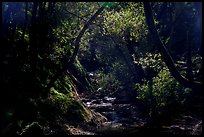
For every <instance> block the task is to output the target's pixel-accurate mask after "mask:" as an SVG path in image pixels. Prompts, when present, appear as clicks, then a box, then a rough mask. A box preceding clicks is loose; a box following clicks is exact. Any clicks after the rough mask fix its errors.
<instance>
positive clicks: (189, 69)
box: [186, 31, 193, 80]
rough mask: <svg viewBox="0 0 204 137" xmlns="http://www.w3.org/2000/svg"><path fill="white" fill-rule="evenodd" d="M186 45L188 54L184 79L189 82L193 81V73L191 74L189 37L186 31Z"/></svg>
mask: <svg viewBox="0 0 204 137" xmlns="http://www.w3.org/2000/svg"><path fill="white" fill-rule="evenodd" d="M186 42H187V43H186V44H187V47H188V52H187V70H186V78H188V79H189V80H193V72H192V60H191V41H190V37H189V31H187V40H186Z"/></svg>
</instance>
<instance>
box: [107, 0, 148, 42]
mask: <svg viewBox="0 0 204 137" xmlns="http://www.w3.org/2000/svg"><path fill="white" fill-rule="evenodd" d="M130 5H131V6H129V7H128V8H122V9H121V10H120V11H118V12H117V11H107V12H105V13H104V28H105V29H106V30H107V34H120V35H121V34H123V33H124V31H125V30H126V29H127V28H131V36H134V37H135V38H136V41H139V39H140V38H141V37H142V36H144V35H146V34H147V28H146V25H145V16H144V9H143V6H142V5H141V3H139V4H138V3H130ZM136 8H137V10H135V9H136Z"/></svg>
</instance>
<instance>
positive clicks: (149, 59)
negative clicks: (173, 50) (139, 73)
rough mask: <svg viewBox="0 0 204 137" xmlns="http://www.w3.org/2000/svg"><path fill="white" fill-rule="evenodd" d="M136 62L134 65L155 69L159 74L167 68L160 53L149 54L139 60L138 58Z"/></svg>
mask: <svg viewBox="0 0 204 137" xmlns="http://www.w3.org/2000/svg"><path fill="white" fill-rule="evenodd" d="M134 60H135V61H134V63H137V64H141V65H142V66H143V67H146V68H150V69H153V70H154V71H156V72H159V71H160V70H162V69H163V67H164V66H165V64H164V62H163V61H162V59H161V54H159V53H154V54H153V53H150V52H147V53H146V54H145V55H144V56H143V57H140V58H139V60H137V59H136V58H135V59H134Z"/></svg>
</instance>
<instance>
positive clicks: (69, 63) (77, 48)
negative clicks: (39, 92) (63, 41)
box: [43, 7, 104, 98]
mask: <svg viewBox="0 0 204 137" xmlns="http://www.w3.org/2000/svg"><path fill="white" fill-rule="evenodd" d="M103 9H104V8H103V7H101V8H100V9H98V11H97V12H96V13H95V14H94V15H93V16H92V17H91V18H90V19H89V20H88V21H87V22H86V24H85V25H84V27H83V28H82V30H81V31H80V33H79V35H78V36H77V38H76V40H75V49H74V53H73V55H72V56H71V58H70V60H69V61H68V62H67V63H66V61H64V62H65V63H63V67H62V69H59V70H58V72H57V73H56V74H55V76H54V77H53V78H52V79H51V81H50V82H49V83H48V85H47V87H46V90H45V93H44V94H45V95H44V97H43V98H46V97H47V94H48V92H49V90H50V88H51V87H52V86H53V84H54V83H55V81H56V80H57V79H58V77H59V76H60V75H62V74H63V73H64V72H66V71H67V70H68V68H69V67H71V66H72V65H73V63H74V61H75V59H76V56H77V53H78V51H79V46H80V44H79V43H80V40H81V38H82V36H83V35H84V33H85V31H86V30H87V29H88V28H89V26H90V25H91V23H92V22H93V21H94V20H95V19H96V17H97V16H98V15H99V14H100V13H101V12H102V11H103ZM68 52H69V51H68ZM67 55H68V53H67ZM65 60H66V59H65Z"/></svg>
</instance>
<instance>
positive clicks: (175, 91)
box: [136, 68, 190, 115]
mask: <svg viewBox="0 0 204 137" xmlns="http://www.w3.org/2000/svg"><path fill="white" fill-rule="evenodd" d="M149 89H150V87H149V81H146V80H144V81H143V83H142V84H136V91H137V92H138V96H137V98H138V99H140V100H141V101H144V102H145V103H146V105H147V106H149V107H150V106H151V104H150V103H151V95H150V92H149ZM189 92H190V89H185V88H184V87H182V86H181V85H180V84H179V83H178V82H177V81H176V80H175V79H174V78H173V77H172V76H171V74H170V73H169V71H168V69H166V68H165V69H163V70H161V71H160V72H159V74H158V75H157V76H156V77H154V78H153V81H152V96H153V98H154V99H155V103H156V104H155V106H156V108H155V109H156V112H157V115H161V114H164V112H165V111H167V110H168V109H175V110H176V108H177V107H179V106H180V105H182V104H183V103H184V102H185V98H186V95H187V94H188V93H189ZM168 112H169V111H168Z"/></svg>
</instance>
